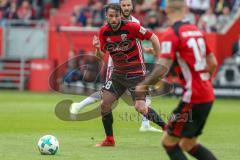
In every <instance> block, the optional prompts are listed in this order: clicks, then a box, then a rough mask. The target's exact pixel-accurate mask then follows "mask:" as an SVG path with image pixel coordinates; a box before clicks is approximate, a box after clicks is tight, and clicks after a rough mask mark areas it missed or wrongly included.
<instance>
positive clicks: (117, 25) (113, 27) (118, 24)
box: [108, 21, 121, 30]
mask: <svg viewBox="0 0 240 160" xmlns="http://www.w3.org/2000/svg"><path fill="white" fill-rule="evenodd" d="M108 25H109V26H110V27H111V28H112V29H113V30H117V29H118V28H119V26H120V25H121V21H119V22H118V23H117V24H114V26H113V25H112V24H111V23H109V22H108Z"/></svg>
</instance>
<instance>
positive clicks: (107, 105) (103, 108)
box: [101, 101, 112, 113]
mask: <svg viewBox="0 0 240 160" xmlns="http://www.w3.org/2000/svg"><path fill="white" fill-rule="evenodd" d="M111 106H112V103H109V102H107V101H102V103H101V112H102V113H108V112H111Z"/></svg>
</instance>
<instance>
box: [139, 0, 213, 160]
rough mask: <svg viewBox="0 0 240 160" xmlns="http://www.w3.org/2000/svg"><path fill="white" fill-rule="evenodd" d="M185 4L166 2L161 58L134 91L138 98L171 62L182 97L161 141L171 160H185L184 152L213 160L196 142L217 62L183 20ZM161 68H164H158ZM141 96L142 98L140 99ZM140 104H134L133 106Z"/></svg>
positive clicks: (207, 109) (197, 32)
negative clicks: (174, 68)
mask: <svg viewBox="0 0 240 160" xmlns="http://www.w3.org/2000/svg"><path fill="white" fill-rule="evenodd" d="M184 9H185V3H184V0H169V1H168V4H167V15H168V19H169V22H171V24H172V26H171V27H169V28H168V29H167V30H166V32H164V34H163V36H162V38H161V39H160V41H161V54H160V58H159V60H158V65H156V66H155V68H154V70H153V72H152V73H151V74H150V75H149V76H148V77H147V78H146V79H145V80H144V81H143V82H141V83H140V84H139V85H138V86H137V87H136V93H137V96H140V97H141V93H143V91H144V90H147V87H146V86H148V85H153V84H156V83H157V82H158V80H159V77H162V76H163V75H165V74H166V72H167V70H168V69H167V68H170V67H171V65H172V64H173V62H174V61H177V63H178V66H179V67H180V71H179V77H182V85H183V87H184V93H183V96H182V100H181V101H180V103H179V105H178V107H177V108H176V109H175V110H174V111H173V113H172V117H171V118H170V120H169V123H168V124H167V127H166V131H165V132H164V135H163V138H162V144H163V147H164V149H165V150H166V152H167V154H168V156H169V157H170V159H171V160H187V157H186V156H185V155H184V153H183V151H185V152H188V153H189V154H190V155H191V156H193V157H194V158H196V159H198V160H216V157H215V156H214V155H213V154H212V153H211V152H210V151H209V150H208V149H207V148H205V147H204V146H203V145H201V144H200V143H198V142H197V138H198V136H199V135H200V134H201V133H202V129H203V128H204V125H205V123H206V120H207V117H208V115H209V113H210V110H211V108H212V105H213V101H214V99H215V98H214V94H213V88H212V85H211V76H212V74H213V72H214V71H215V69H216V67H217V60H216V58H215V56H214V54H213V53H212V52H211V51H210V49H209V47H208V45H207V43H206V40H205V37H204V35H203V33H202V32H201V31H200V30H199V29H198V28H197V27H196V26H195V25H191V24H190V23H189V22H188V21H187V20H185V19H184V17H185V13H184ZM161 66H163V67H161ZM143 96H144V95H143ZM138 103H139V104H141V103H142V102H141V100H137V101H136V104H138Z"/></svg>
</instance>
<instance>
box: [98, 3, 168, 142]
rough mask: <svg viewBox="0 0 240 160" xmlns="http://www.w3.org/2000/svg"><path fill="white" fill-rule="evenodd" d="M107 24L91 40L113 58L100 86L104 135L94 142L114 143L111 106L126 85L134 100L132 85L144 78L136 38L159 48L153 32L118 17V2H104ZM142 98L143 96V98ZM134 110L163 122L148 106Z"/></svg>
mask: <svg viewBox="0 0 240 160" xmlns="http://www.w3.org/2000/svg"><path fill="white" fill-rule="evenodd" d="M106 17H107V22H108V24H107V25H105V26H103V27H101V29H100V31H99V41H100V44H99V43H98V41H97V40H96V41H94V42H95V44H94V46H95V47H96V49H97V54H98V55H100V56H101V55H102V54H104V53H109V54H110V56H111V58H112V60H113V66H114V67H113V71H112V74H111V77H110V79H109V80H108V81H107V82H106V84H105V85H104V87H103V90H102V102H101V112H102V122H103V126H104V129H105V133H106V139H105V140H104V141H103V142H102V143H100V144H97V146H114V145H115V142H114V138H113V129H112V124H113V117H112V113H111V106H112V105H113V103H114V102H115V101H116V100H117V99H118V98H119V97H121V95H122V94H123V93H124V92H125V91H126V90H127V89H128V90H129V91H130V93H131V96H132V99H133V101H135V92H134V90H135V89H134V88H135V86H136V84H138V83H139V82H140V81H142V80H143V79H144V76H145V72H146V71H145V65H144V59H143V52H142V46H141V44H140V43H138V39H139V40H144V39H145V40H149V41H151V42H152V45H153V48H154V51H155V53H159V52H160V45H159V40H158V38H157V36H156V35H155V34H153V33H152V32H150V31H148V30H146V29H145V28H143V27H141V26H140V25H139V24H137V23H134V22H127V21H122V20H121V8H120V6H119V5H118V4H109V5H107V6H106ZM143 99H144V100H145V97H144V98H143ZM135 108H136V110H137V111H138V112H139V113H141V114H143V115H144V116H145V117H146V118H148V119H149V120H151V121H153V122H154V123H156V124H158V125H159V126H163V125H165V123H164V122H163V121H162V119H161V118H160V117H159V115H158V114H157V113H156V112H155V111H154V110H153V109H151V108H147V107H145V106H143V107H139V106H135Z"/></svg>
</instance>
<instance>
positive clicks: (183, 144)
mask: <svg viewBox="0 0 240 160" xmlns="http://www.w3.org/2000/svg"><path fill="white" fill-rule="evenodd" d="M196 143H197V142H196V139H195V138H193V139H188V138H183V139H181V140H180V142H179V146H180V148H181V149H182V150H184V151H186V152H188V151H190V150H191V149H192V148H193V147H194V146H195V145H196Z"/></svg>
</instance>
